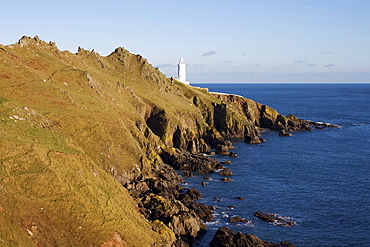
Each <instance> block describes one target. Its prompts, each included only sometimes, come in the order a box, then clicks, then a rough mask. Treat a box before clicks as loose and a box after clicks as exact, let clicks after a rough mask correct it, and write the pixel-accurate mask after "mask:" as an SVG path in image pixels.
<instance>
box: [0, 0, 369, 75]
mask: <svg viewBox="0 0 370 247" xmlns="http://www.w3.org/2000/svg"><path fill="white" fill-rule="evenodd" d="M0 6H1V8H0V21H1V24H2V25H1V28H0V43H1V44H12V43H15V42H16V41H17V40H18V39H19V38H20V37H22V36H23V35H27V36H31V37H33V36H35V35H38V36H39V37H40V38H41V39H42V40H45V41H47V42H48V41H55V42H56V43H57V46H58V47H59V48H60V49H61V50H69V51H71V52H76V51H77V47H78V46H81V47H83V48H85V49H89V50H92V49H94V50H95V51H97V52H99V53H100V54H101V55H104V56H105V55H109V54H110V53H111V52H112V51H114V49H115V48H116V47H119V46H122V47H125V48H126V49H127V50H129V51H131V52H132V53H135V54H141V55H143V56H144V57H145V58H147V59H148V60H149V62H150V63H151V64H153V65H154V66H155V67H159V68H160V70H161V71H162V72H163V73H164V74H165V75H166V76H168V77H169V76H176V74H177V67H176V65H177V63H178V60H179V59H180V57H184V60H185V62H186V63H187V64H188V65H187V71H188V75H187V79H188V80H189V81H190V82H370V14H369V13H370V1H369V0H229V1H226V0H224V1H221V0H196V1H195V0H187V1H184V0H181V1H180V0H171V1H170V0H162V1H161V0H158V1H155V0H135V1H134V0H132V1H125V0H120V1H118V0H105V1H91V0H90V1H78V0H74V1H72V0H64V1H52V0H48V1H44V0H34V1H25V0H23V1H22V0H20V1H14V0H0Z"/></svg>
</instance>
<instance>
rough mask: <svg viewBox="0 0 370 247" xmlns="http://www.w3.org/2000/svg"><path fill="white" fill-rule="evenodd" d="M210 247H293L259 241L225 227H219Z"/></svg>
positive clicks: (285, 243)
mask: <svg viewBox="0 0 370 247" xmlns="http://www.w3.org/2000/svg"><path fill="white" fill-rule="evenodd" d="M210 246H211V247H226V246H227V247H241V246H243V247H294V245H293V244H291V243H289V242H285V241H284V242H282V243H280V244H274V243H271V242H268V241H264V240H261V239H259V238H258V237H257V236H256V235H254V234H243V233H241V232H238V233H236V232H234V231H233V230H231V229H229V228H227V227H220V228H219V229H218V230H217V232H216V235H215V236H214V237H213V239H212V241H211V243H210Z"/></svg>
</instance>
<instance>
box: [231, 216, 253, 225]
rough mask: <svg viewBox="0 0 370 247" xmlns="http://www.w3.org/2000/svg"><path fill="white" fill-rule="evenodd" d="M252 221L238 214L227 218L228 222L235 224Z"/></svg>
mask: <svg viewBox="0 0 370 247" xmlns="http://www.w3.org/2000/svg"><path fill="white" fill-rule="evenodd" d="M251 222H252V221H250V220H246V219H243V218H240V217H239V216H234V217H231V218H230V219H229V223H230V224H236V223H251Z"/></svg>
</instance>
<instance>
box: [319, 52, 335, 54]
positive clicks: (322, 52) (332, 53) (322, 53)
mask: <svg viewBox="0 0 370 247" xmlns="http://www.w3.org/2000/svg"><path fill="white" fill-rule="evenodd" d="M321 54H333V52H332V51H324V52H321Z"/></svg>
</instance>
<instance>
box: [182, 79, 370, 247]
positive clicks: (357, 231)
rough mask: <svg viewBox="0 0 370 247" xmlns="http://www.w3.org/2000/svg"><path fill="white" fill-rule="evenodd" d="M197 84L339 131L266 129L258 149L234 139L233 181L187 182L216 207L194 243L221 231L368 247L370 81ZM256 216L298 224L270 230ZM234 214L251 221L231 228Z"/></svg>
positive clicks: (204, 241)
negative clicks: (280, 133) (280, 132)
mask: <svg viewBox="0 0 370 247" xmlns="http://www.w3.org/2000/svg"><path fill="white" fill-rule="evenodd" d="M195 86H201V87H207V88H209V90H210V91H212V92H225V93H233V94H238V95H242V96H244V97H246V98H250V99H253V100H255V101H257V102H260V103H262V104H266V105H268V106H271V107H273V108H275V109H276V110H277V111H278V112H279V113H281V114H283V115H288V114H290V113H293V114H294V115H296V116H297V117H299V118H304V119H307V120H313V121H317V122H320V121H321V122H327V123H332V124H336V125H340V126H341V127H340V128H328V129H324V130H315V131H312V132H295V133H293V136H292V137H279V136H278V134H277V133H276V132H273V131H267V132H264V133H263V134H262V135H263V138H264V139H266V143H262V144H258V145H250V144H246V143H244V142H243V140H240V139H236V140H232V141H233V144H234V146H235V150H233V151H234V152H235V153H237V154H238V156H239V158H234V159H231V161H232V164H231V165H229V166H228V168H229V169H230V170H231V171H232V172H233V173H234V175H233V176H232V177H231V179H233V180H234V182H230V183H225V182H222V181H220V178H221V177H220V176H219V175H218V174H211V175H209V174H207V175H205V174H197V176H195V177H193V178H187V179H186V182H187V183H188V185H187V186H188V187H195V188H197V189H198V190H200V191H201V192H202V194H203V199H201V200H200V201H201V202H203V203H205V204H208V205H214V206H216V207H217V208H218V209H217V210H215V220H214V221H213V222H210V223H207V227H208V233H207V234H206V235H205V236H204V237H203V238H202V239H201V240H200V242H199V246H208V245H209V242H210V241H211V239H212V237H213V235H214V233H215V231H216V230H217V229H218V228H219V227H221V226H228V227H230V228H231V229H233V230H234V231H240V232H243V233H249V234H250V233H253V234H255V235H257V236H258V237H259V238H261V239H263V240H267V241H270V242H281V241H289V242H291V243H293V244H295V245H296V246H370V216H369V215H370V84H196V85H195ZM216 158H218V159H220V160H227V158H225V157H220V156H219V157H217V156H216ZM203 176H208V177H210V178H211V180H210V181H207V182H208V184H207V185H206V186H201V185H200V183H201V181H202V177H203ZM214 197H217V198H218V199H219V200H220V201H219V202H217V201H214V200H213V198H214ZM235 197H243V198H244V200H237V199H235ZM230 205H233V206H234V207H235V209H231V208H230V207H229V206H230ZM256 211H264V212H269V213H276V214H279V215H282V216H289V217H292V218H293V219H294V220H295V221H296V222H297V223H298V225H297V226H292V227H283V226H275V225H272V224H269V223H266V222H264V221H262V220H260V219H258V218H256V217H254V216H253V213H254V212H256ZM232 216H240V217H242V218H245V219H249V220H252V221H253V222H252V223H251V224H239V225H230V224H228V220H229V218H230V217H232Z"/></svg>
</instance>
